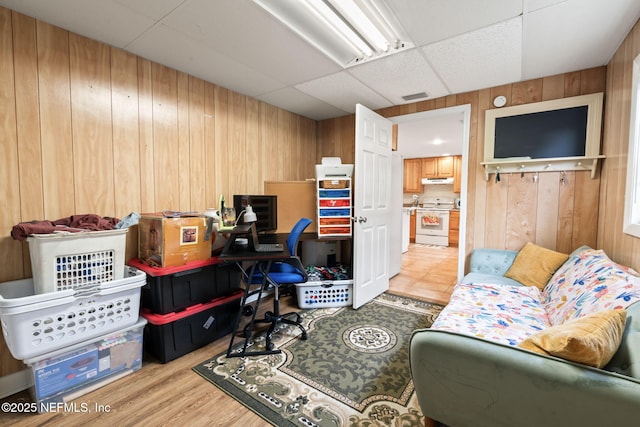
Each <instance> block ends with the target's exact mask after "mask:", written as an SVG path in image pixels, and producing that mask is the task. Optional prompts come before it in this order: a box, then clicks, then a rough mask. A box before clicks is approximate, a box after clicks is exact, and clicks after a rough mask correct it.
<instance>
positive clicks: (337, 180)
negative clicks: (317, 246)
mask: <svg viewBox="0 0 640 427" xmlns="http://www.w3.org/2000/svg"><path fill="white" fill-rule="evenodd" d="M352 173H353V165H343V164H322V165H316V189H317V204H318V213H317V221H318V238H321V239H322V238H336V237H351V236H352V233H353V228H352V223H351V216H352V210H353V207H352V185H351V175H352Z"/></svg>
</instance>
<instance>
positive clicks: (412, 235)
mask: <svg viewBox="0 0 640 427" xmlns="http://www.w3.org/2000/svg"><path fill="white" fill-rule="evenodd" d="M409 242H411V243H415V242H416V210H415V209H412V210H411V218H409Z"/></svg>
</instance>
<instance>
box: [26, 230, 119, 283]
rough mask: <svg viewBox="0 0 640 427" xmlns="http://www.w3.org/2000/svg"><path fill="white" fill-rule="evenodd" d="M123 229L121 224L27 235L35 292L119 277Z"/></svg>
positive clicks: (100, 281)
mask: <svg viewBox="0 0 640 427" xmlns="http://www.w3.org/2000/svg"><path fill="white" fill-rule="evenodd" d="M126 233H127V229H126V228H124V229H118V230H102V231H84V232H78V233H69V232H63V233H52V234H34V235H31V236H29V237H27V241H28V242H29V255H30V256H31V269H32V271H33V283H34V291H35V293H37V294H40V293H45V292H53V291H63V290H66V289H75V288H78V287H81V286H86V285H90V284H96V283H102V282H108V281H112V280H118V279H122V278H123V275H122V274H123V271H124V258H125V249H126V237H127V236H126Z"/></svg>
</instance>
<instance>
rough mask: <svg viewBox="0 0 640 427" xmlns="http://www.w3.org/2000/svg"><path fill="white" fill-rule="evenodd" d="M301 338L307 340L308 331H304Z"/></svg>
mask: <svg viewBox="0 0 640 427" xmlns="http://www.w3.org/2000/svg"><path fill="white" fill-rule="evenodd" d="M300 339H301V340H303V341H304V340H306V339H307V333H306V332H303V333H302V336H301V337H300Z"/></svg>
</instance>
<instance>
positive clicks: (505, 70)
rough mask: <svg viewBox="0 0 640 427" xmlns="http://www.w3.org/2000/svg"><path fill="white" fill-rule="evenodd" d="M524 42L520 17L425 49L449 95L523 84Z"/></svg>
mask: <svg viewBox="0 0 640 427" xmlns="http://www.w3.org/2000/svg"><path fill="white" fill-rule="evenodd" d="M521 38H522V19H521V18H520V17H518V18H514V19H511V20H509V21H505V22H501V23H499V24H495V25H492V26H490V27H486V28H483V29H481V30H477V31H473V32H471V33H466V34H462V35H460V36H457V37H453V38H450V39H447V40H444V41H441V42H437V43H434V44H431V45H428V46H425V47H423V48H422V49H423V51H424V53H425V54H426V56H427V60H428V61H429V63H430V64H431V66H432V67H433V68H434V70H435V71H436V72H437V73H438V75H439V76H441V77H442V80H443V81H444V84H445V85H446V86H447V88H448V89H449V91H450V92H451V93H463V92H467V91H470V90H477V89H482V88H487V87H492V86H499V85H501V84H506V83H511V82H516V81H519V80H520V76H521V47H522V43H521Z"/></svg>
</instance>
